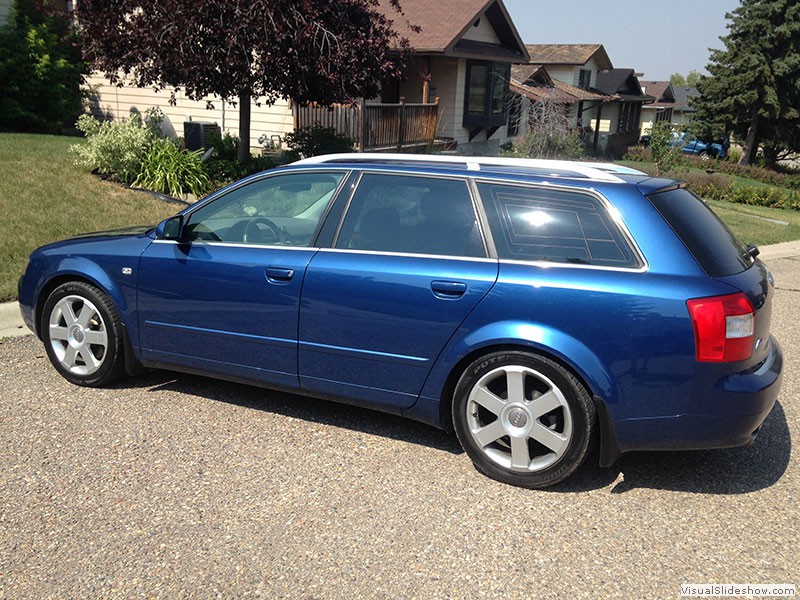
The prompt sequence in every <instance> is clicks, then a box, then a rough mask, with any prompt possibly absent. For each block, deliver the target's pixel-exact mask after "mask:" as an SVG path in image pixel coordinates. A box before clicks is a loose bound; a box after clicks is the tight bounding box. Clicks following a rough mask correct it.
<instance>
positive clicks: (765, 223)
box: [708, 184, 800, 246]
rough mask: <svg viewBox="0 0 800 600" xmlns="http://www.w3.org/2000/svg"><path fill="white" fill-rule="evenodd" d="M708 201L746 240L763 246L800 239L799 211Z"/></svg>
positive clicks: (729, 225) (740, 236) (737, 233)
mask: <svg viewBox="0 0 800 600" xmlns="http://www.w3.org/2000/svg"><path fill="white" fill-rule="evenodd" d="M762 185H763V184H762ZM708 205H709V206H711V208H712V209H713V210H714V212H715V213H717V215H719V217H720V218H721V219H722V220H723V221H725V223H727V225H728V227H730V228H731V229H733V231H734V232H735V233H736V235H737V236H738V237H739V238H741V239H742V240H743V241H745V242H750V243H751V244H755V245H757V246H764V245H767V244H777V243H779V242H790V241H792V240H797V239H800V211H796V210H781V209H775V208H764V207H761V206H748V205H745V204H733V203H730V202H720V201H716V200H709V201H708Z"/></svg>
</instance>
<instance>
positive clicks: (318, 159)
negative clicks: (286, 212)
mask: <svg viewBox="0 0 800 600" xmlns="http://www.w3.org/2000/svg"><path fill="white" fill-rule="evenodd" d="M334 162H361V163H364V162H397V163H429V164H430V163H441V164H452V165H463V166H464V167H466V168H467V169H469V170H471V171H480V170H481V167H513V168H523V169H535V170H538V171H544V173H545V174H547V175H552V176H555V177H576V176H577V177H580V178H585V179H593V180H597V181H608V182H612V183H623V180H622V179H620V178H619V177H617V176H616V175H615V173H617V174H631V175H644V173H642V172H641V171H637V170H636V169H631V168H629V167H623V166H621V165H615V164H613V163H595V162H577V161H569V160H549V159H538V158H511V157H502V156H501V157H497V156H452V155H447V154H444V155H443V154H397V153H394V154H392V153H385V154H384V153H381V152H358V153H356V152H351V153H344V154H325V155H322V156H312V157H310V158H304V159H302V160H298V161H297V162H295V163H294V164H300V165H302V164H306V165H307V164H325V163H334Z"/></svg>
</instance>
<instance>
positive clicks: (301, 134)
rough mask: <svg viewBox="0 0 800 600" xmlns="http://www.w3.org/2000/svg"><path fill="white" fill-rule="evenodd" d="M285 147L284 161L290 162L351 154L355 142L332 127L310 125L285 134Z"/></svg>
mask: <svg viewBox="0 0 800 600" xmlns="http://www.w3.org/2000/svg"><path fill="white" fill-rule="evenodd" d="M283 140H284V142H285V144H286V147H287V148H288V149H289V150H288V151H287V152H286V160H287V161H289V162H291V161H293V160H297V159H299V158H304V157H305V158H308V157H309V156H319V155H321V154H336V153H337V152H352V151H353V148H354V146H355V142H354V141H353V140H351V139H350V138H349V137H347V136H346V135H343V134H341V133H337V132H336V130H335V129H334V128H333V127H322V126H321V125H312V126H311V127H301V128H300V129H298V130H297V131H294V132H292V133H287V134H286V135H285V136H284V138H283Z"/></svg>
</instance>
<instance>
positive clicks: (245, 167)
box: [206, 133, 278, 189]
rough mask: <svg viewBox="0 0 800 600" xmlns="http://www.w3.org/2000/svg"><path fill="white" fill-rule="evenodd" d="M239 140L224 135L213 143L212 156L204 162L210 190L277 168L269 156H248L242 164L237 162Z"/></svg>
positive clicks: (229, 135)
mask: <svg viewBox="0 0 800 600" xmlns="http://www.w3.org/2000/svg"><path fill="white" fill-rule="evenodd" d="M238 157H239V138H238V137H237V136H235V135H231V134H229V133H226V134H225V135H223V136H222V137H221V138H220V139H218V140H216V141H215V142H214V154H213V155H212V157H211V158H210V159H209V160H208V161H207V162H206V173H207V174H208V178H209V181H210V189H218V188H221V187H223V186H225V185H227V184H229V183H232V182H234V181H237V180H238V179H241V178H243V177H247V176H248V175H252V174H253V173H260V172H261V171H266V170H267V169H272V168H274V167H275V166H277V164H278V163H277V161H276V160H275V158H274V157H271V156H252V155H250V156H249V157H248V159H247V161H245V162H244V163H240V162H239V158H238Z"/></svg>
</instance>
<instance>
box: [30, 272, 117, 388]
mask: <svg viewBox="0 0 800 600" xmlns="http://www.w3.org/2000/svg"><path fill="white" fill-rule="evenodd" d="M41 329H42V341H43V342H44V346H45V350H46V351H47V356H48V358H49V359H50V362H51V363H53V366H54V367H55V368H56V370H57V371H58V372H59V374H60V375H61V376H62V377H64V379H66V380H67V381H70V382H72V383H74V384H76V385H83V386H89V387H98V386H102V385H106V384H108V383H111V382H112V381H115V380H117V379H119V378H121V377H122V376H123V375H124V374H125V360H124V354H123V353H124V344H123V337H122V324H121V322H120V318H119V313H118V312H117V309H116V307H115V306H114V304H113V303H112V302H111V299H110V298H109V297H108V295H106V294H105V293H104V292H103V291H101V290H99V289H98V288H96V287H95V286H93V285H89V284H88V283H84V282H82V281H72V282H68V283H64V284H62V285H60V286H58V287H57V288H56V289H55V290H53V292H52V293H51V294H50V296H49V297H48V298H47V301H46V302H45V304H44V310H43V312H42V324H41Z"/></svg>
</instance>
